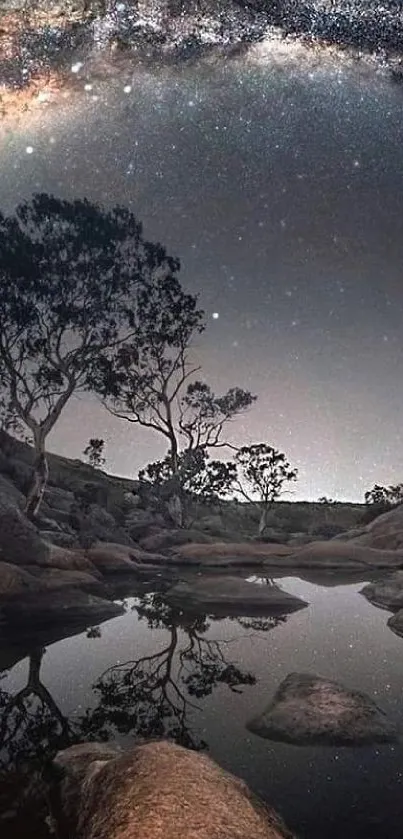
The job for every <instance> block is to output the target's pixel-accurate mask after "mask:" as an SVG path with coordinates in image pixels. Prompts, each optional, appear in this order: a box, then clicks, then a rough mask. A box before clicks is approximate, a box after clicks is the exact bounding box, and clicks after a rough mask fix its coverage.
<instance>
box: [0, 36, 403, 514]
mask: <svg viewBox="0 0 403 839" xmlns="http://www.w3.org/2000/svg"><path fill="white" fill-rule="evenodd" d="M75 70H77V68H75ZM76 75H77V78H79V79H80V80H82V89H83V93H82V95H80V96H79V97H78V98H76V99H74V100H68V99H67V100H64V101H65V104H63V103H61V104H60V106H53V107H52V108H51V109H50V108H48V109H47V110H46V108H44V110H43V112H42V114H41V115H40V116H29V115H27V116H26V118H24V119H23V120H21V122H20V124H19V127H18V128H17V129H13V130H12V131H11V132H10V134H8V135H7V136H4V135H3V136H2V138H1V143H2V146H1V149H2V150H1V153H0V165H1V170H2V174H1V185H0V206H1V209H2V210H3V211H7V212H9V211H12V210H13V209H14V207H15V206H16V205H17V204H18V203H19V202H20V201H21V200H23V199H29V198H30V196H31V194H32V192H34V191H45V192H52V193H54V194H55V195H58V196H60V197H64V198H76V197H84V196H86V197H88V198H89V199H90V200H92V201H95V202H97V203H102V204H104V205H106V206H109V207H110V206H113V205H114V204H116V203H119V204H124V205H127V206H129V207H130V209H131V210H132V211H133V212H134V213H135V214H136V216H137V217H138V218H139V219H140V220H142V221H143V223H144V227H145V235H146V236H147V237H148V238H150V239H159V240H160V241H161V242H162V243H163V244H164V245H166V246H167V248H168V249H169V251H170V252H171V253H172V254H173V255H175V256H179V257H180V259H181V262H182V270H181V280H182V283H183V285H184V287H186V288H187V289H189V290H190V291H192V292H193V293H195V292H200V303H201V305H202V306H203V308H205V310H206V314H207V319H208V328H207V330H206V332H205V334H204V335H203V336H202V338H200V339H199V341H198V343H197V346H196V347H195V349H194V355H195V358H196V359H197V361H198V362H199V363H201V364H202V365H203V376H204V378H205V379H206V380H207V381H208V382H209V383H210V384H211V385H212V387H213V388H214V389H215V390H216V391H217V392H224V391H226V390H227V389H228V388H229V387H231V386H234V385H238V386H240V387H244V388H248V389H250V390H251V391H252V392H253V393H256V394H258V397H259V398H258V401H257V403H256V405H255V406H254V408H253V409H252V410H251V411H250V412H249V413H248V414H245V415H244V416H243V417H242V418H240V419H239V420H238V421H236V423H234V424H233V425H232V426H231V429H230V434H229V435H228V439H229V440H230V441H231V442H232V443H235V444H248V443H252V442H261V441H267V442H268V443H270V444H271V445H274V446H275V447H276V448H279V449H280V450H282V451H284V452H285V454H286V455H287V457H288V459H289V460H290V462H291V464H292V466H296V467H298V469H299V473H300V474H299V481H298V483H297V484H295V485H294V488H293V490H294V491H293V494H292V495H285V496H284V497H285V498H286V499H288V498H289V499H293V500H298V499H306V500H311V499H312V500H314V499H317V498H318V497H319V496H321V495H324V494H326V495H328V496H331V497H332V498H336V499H338V500H347V501H363V500H364V499H363V496H364V492H365V491H366V490H367V489H370V488H371V487H372V486H373V484H374V483H375V482H377V483H381V484H391V483H398V482H400V481H401V480H403V437H402V432H401V415H402V403H403V388H402V381H401V377H402V372H401V371H402V369H403V364H402V362H403V330H402V310H403V276H402V266H403V236H402V220H403V156H402V136H403V89H402V87H399V86H398V85H393V84H392V83H391V82H389V81H388V80H387V79H386V78H384V77H383V76H382V75H381V74H380V73H379V72H377V71H376V69H375V68H374V67H372V66H371V65H370V64H369V65H365V64H364V63H359V64H355V65H354V64H350V63H349V60H348V59H347V57H345V56H344V57H343V56H337V54H336V53H335V52H334V51H331V50H326V49H324V48H322V49H320V50H319V51H318V52H316V51H314V50H312V49H311V50H309V49H306V48H303V47H301V46H297V45H294V46H292V45H287V44H283V45H282V46H280V45H279V44H276V43H275V42H272V41H270V39H268V40H267V41H266V42H264V43H263V44H259V45H258V46H256V47H254V48H253V49H252V50H251V52H250V53H249V56H248V57H246V58H245V57H244V58H240V59H236V60H235V59H232V60H231V61H227V62H225V63H224V62H217V63H214V62H213V63H208V62H205V63H202V64H199V65H195V66H187V67H182V68H181V69H178V68H177V69H174V68H164V69H159V70H155V71H154V72H153V73H151V72H146V71H145V70H136V71H134V72H133V69H132V70H131V71H130V72H126V75H125V77H124V78H123V77H120V78H115V80H114V81H113V82H109V83H105V82H102V81H97V80H95V79H93V78H91V74H89V73H88V72H87V68H86V67H85V64H84V66H83V67H82V68H80V69H79V70H78V73H77V74H76ZM85 86H87V89H85ZM217 315H218V317H217ZM90 436H101V437H104V439H105V440H106V443H107V446H106V452H105V454H106V457H107V464H106V468H107V469H108V471H111V472H115V473H118V474H121V475H126V476H130V477H134V476H136V474H137V471H138V469H139V468H141V467H142V466H144V465H145V464H146V463H148V462H150V460H155V459H157V458H159V457H161V456H162V455H164V453H165V443H164V440H163V438H161V439H160V438H159V437H158V436H157V435H155V434H151V433H148V432H146V431H144V430H141V429H139V428H138V427H136V426H133V425H131V424H129V423H126V422H125V421H123V420H114V419H113V418H111V417H110V416H109V415H108V414H107V413H106V412H105V411H104V410H103V409H102V408H101V407H100V406H99V405H98V404H97V402H96V401H94V400H92V399H91V398H90V397H88V396H85V397H80V398H79V399H74V400H73V402H72V403H71V404H70V405H69V406H68V408H67V409H66V411H65V413H64V415H63V416H62V417H61V419H60V421H59V423H58V425H57V426H56V428H55V430H54V432H53V434H52V436H51V438H50V439H49V448H50V449H51V450H53V451H58V452H60V453H61V454H65V455H68V456H71V457H80V456H81V452H82V450H83V448H84V447H85V445H86V443H87V441H88V439H89V437H90ZM221 454H222V452H221Z"/></svg>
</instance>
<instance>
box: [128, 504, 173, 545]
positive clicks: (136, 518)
mask: <svg viewBox="0 0 403 839" xmlns="http://www.w3.org/2000/svg"><path fill="white" fill-rule="evenodd" d="M156 524H158V525H160V526H161V525H163V524H164V520H163V517H162V516H161V515H158V514H156V513H152V512H151V511H150V510H131V511H130V512H129V513H128V515H127V516H126V517H125V529H126V530H127V532H128V533H129V535H130V536H131V538H132V539H133V540H134V541H136V540H137V539H141V538H142V537H144V536H147V535H148V532H149V528H150V527H152V526H153V525H156Z"/></svg>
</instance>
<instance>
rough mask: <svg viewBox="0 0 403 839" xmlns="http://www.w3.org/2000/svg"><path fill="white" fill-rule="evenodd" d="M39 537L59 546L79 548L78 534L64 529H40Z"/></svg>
mask: <svg viewBox="0 0 403 839" xmlns="http://www.w3.org/2000/svg"><path fill="white" fill-rule="evenodd" d="M41 537H42V539H44V540H45V542H51V543H52V545H58V547H59V548H69V549H73V550H74V549H78V550H80V543H79V540H78V536H77V535H74V534H73V533H66V532H65V531H64V530H41Z"/></svg>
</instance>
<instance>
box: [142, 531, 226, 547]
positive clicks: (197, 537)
mask: <svg viewBox="0 0 403 839" xmlns="http://www.w3.org/2000/svg"><path fill="white" fill-rule="evenodd" d="M213 541H214V537H212V536H208V535H207V534H204V533H200V532H199V531H198V530H192V529H189V530H187V529H186V528H180V529H179V530H167V529H165V530H161V529H160V528H158V529H156V530H155V531H154V533H150V534H149V535H148V536H144V538H143V539H139V545H140V546H141V547H142V548H144V550H145V551H161V550H167V549H169V548H172V547H175V546H176V545H186V544H189V542H199V543H202V544H211V542H213Z"/></svg>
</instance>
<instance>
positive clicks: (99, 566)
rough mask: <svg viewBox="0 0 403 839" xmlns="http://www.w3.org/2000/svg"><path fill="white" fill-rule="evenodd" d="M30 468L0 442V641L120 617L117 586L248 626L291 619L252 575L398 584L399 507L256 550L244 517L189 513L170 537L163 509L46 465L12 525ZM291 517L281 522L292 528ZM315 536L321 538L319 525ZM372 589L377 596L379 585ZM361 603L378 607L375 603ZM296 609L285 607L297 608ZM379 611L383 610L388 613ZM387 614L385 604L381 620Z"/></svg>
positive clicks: (22, 450)
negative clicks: (187, 522)
mask: <svg viewBox="0 0 403 839" xmlns="http://www.w3.org/2000/svg"><path fill="white" fill-rule="evenodd" d="M32 457H33V453H32V449H30V447H29V446H27V445H26V444H24V443H21V442H19V441H17V440H15V439H14V438H12V437H10V436H9V435H7V434H5V433H2V435H1V436H0V632H9V631H12V632H14V631H17V629H18V627H19V626H20V627H24V626H27V625H30V626H31V627H34V626H35V627H37V628H38V629H40V628H41V627H44V626H46V625H51V624H54V623H56V624H61V623H64V624H65V625H70V624H72V623H74V621H78V623H79V624H80V626H81V625H82V623H83V620H84V619H85V615H87V616H88V624H87V625H88V626H91V625H94V624H96V623H98V622H99V621H102V620H107V619H108V618H110V617H114V616H117V615H119V614H122V607H121V605H119V604H118V603H116V602H114V601H116V600H118V599H119V598H118V597H116V594H115V589H116V584H117V583H119V586H120V589H121V590H123V591H124V589H125V586H126V584H127V587H128V588H130V585H132V584H133V583H135V584H136V585H137V584H139V585H141V584H142V583H146V584H147V585H151V587H153V586H154V588H159V587H161V586H162V587H163V589H164V593H165V596H166V597H167V598H168V600H169V597H170V596H171V597H172V598H173V600H175V592H176V594H177V593H178V591H179V593H180V592H181V591H182V589H183V591H184V590H185V589H186V596H185V597H184V599H183V598H182V601H181V603H179V601H180V598H179V601H178V599H177V598H176V601H175V602H178V603H179V605H181V607H182V608H183V607H186V605H188V606H189V604H191V605H192V608H196V609H198V610H199V611H200V610H201V611H208V610H209V609H211V608H213V610H214V609H217V608H218V606H219V607H220V613H221V612H222V607H223V604H224V612H225V611H226V613H227V614H230V613H233V611H234V609H235V610H236V609H237V608H238V609H239V608H240V603H241V604H242V601H244V602H243V605H242V609H241V611H242V614H244V613H245V609H246V610H248V608H249V610H250V614H255V613H256V609H257V611H258V612H260V613H261V614H270V613H271V612H272V611H273V610H274V611H276V609H278V607H279V606H280V609H281V608H283V607H284V613H287V612H288V611H289V610H291V611H293V608H294V607H293V604H290V603H288V604H287V603H286V602H285V600H287V598H288V597H289V596H288V595H286V593H284V592H281V590H279V592H278V597H279V600H278V602H277V603H276V602H275V598H274V589H273V590H272V591H271V592H266V593H265V594H263V590H262V587H261V586H258V585H256V584H251V583H246V582H245V579H246V578H247V577H248V576H249V577H250V575H251V574H253V573H256V574H257V576H261V577H272V576H273V575H274V576H275V575H276V572H277V573H278V574H280V575H281V574H282V573H283V574H284V572H285V571H286V570H287V571H288V574H290V573H292V572H293V571H295V572H297V571H298V570H300V571H302V570H304V569H305V570H307V569H312V570H313V569H318V570H320V571H322V572H324V571H328V572H334V573H335V574H336V576H337V572H339V573H341V572H343V574H346V573H351V574H353V573H358V572H362V573H363V574H364V576H363V577H362V579H365V577H366V576H367V579H368V578H369V579H370V578H371V577H370V576H369V575H370V574H371V572H374V571H375V570H376V571H377V572H380V573H385V572H388V573H389V574H391V576H390V577H387V578H386V579H387V580H389V579H390V580H391V584H392V585H393V584H394V580H395V581H398V584H399V585H400V583H401V579H400V578H401V575H402V573H403V572H401V571H399V570H398V569H401V568H403V505H401V506H399V507H397V508H395V509H394V510H391V511H390V512H389V513H385V514H384V515H382V516H379V517H378V518H376V519H374V521H372V522H371V523H370V524H369V525H366V526H364V527H358V528H357V526H355V527H353V528H351V526H350V528H349V529H347V530H346V531H345V532H341V533H338V534H337V535H336V537H333V538H330V539H326V540H325V539H324V538H323V537H322V538H321V537H319V538H315V536H314V535H311V536H310V535H309V533H307V532H305V533H304V532H300V533H299V534H298V533H286V532H285V530H284V529H283V531H282V533H283V537H282V538H283V540H284V541H283V542H280V541H279V538H281V534H280V532H279V531H278V530H277V531H276V530H274V531H273V529H272V531H271V532H272V533H273V536H272V539H273V541H270V539H271V536H270V531H269V532H268V535H267V537H266V538H265V541H262V540H260V541H259V540H257V539H256V537H255V535H254V533H255V527H256V523H255V522H254V520H253V515H252V512H251V511H250V510H248V505H240V504H238V505H236V508H234V506H233V505H231V503H229V502H227V506H225V505H224V506H222V509H221V513H218V511H217V510H216V511H215V512H214V509H212V508H211V506H210V507H206V508H205V509H202V510H201V512H200V510H199V516H198V518H197V517H196V518H195V520H194V521H193V525H192V527H190V528H187V529H186V528H183V529H178V528H177V527H175V526H174V525H173V523H172V521H169V516H167V514H166V513H164V510H163V509H162V508H161V509H156V508H155V506H154V507H153V505H152V503H151V501H150V499H149V498H146V497H144V493H143V489H142V487H141V485H140V484H139V482H136V481H130V480H127V479H122V478H115V477H114V476H111V475H108V474H107V473H104V472H102V471H101V470H99V469H93V468H92V467H90V466H87V465H85V464H84V463H82V462H81V461H73V460H69V459H68V458H63V457H60V456H58V455H52V454H51V455H49V465H50V481H49V485H48V487H47V490H46V493H45V498H44V501H43V505H42V508H41V515H40V516H39V517H38V520H37V522H36V523H35V525H34V524H33V523H32V522H31V521H29V520H28V519H27V518H26V517H25V515H24V513H23V508H24V503H25V495H24V490H26V488H27V486H28V485H29V481H30V477H31V465H32ZM276 506H278V505H276ZM296 506H298V505H291V506H290V508H289V511H288V514H289V515H293V516H294V519H295V513H296V509H295V508H296ZM293 507H294V509H292V508H293ZM309 507H310V505H309V504H307V505H305V507H304V505H303V504H301V505H300V508H301V514H299V515H302V514H303V515H305V516H306V517H309V515H311V516H312V512H311V514H310V513H309ZM312 507H315V505H312ZM334 509H336V508H334ZM360 510H361V508H360V506H359V505H357V507H356V508H354V507H353V506H352V505H350V507H349V506H348V505H346V509H345V510H343V505H340V511H339V512H337V510H336V512H335V513H333V515H336V513H337V515H339V517H340V527H341V528H342V524H341V521H342V520H343V521H344V522H349V523H350V525H351V524H353V525H354V524H355V525H356V524H357V521H359V516H358V513H359V512H360ZM285 512H287V510H285ZM315 514H316V515H317V516H319V515H320V514H322V515H324V516H325V515H326V512H325V511H323V508H321V507H320V505H316V507H315ZM334 526H335V525H333V527H334ZM283 527H284V525H283ZM322 527H325V528H326V527H327V528H328V529H329V527H330V530H331V529H332V526H331V525H329V524H327V525H326V523H325V521H324V524H323V526H322ZM318 529H319V532H321V531H320V527H319V528H318V527H317V526H316V528H315V527H313V526H312V518H311V525H310V531H311V533H312V534H313V533H314V532H318ZM322 532H323V530H322ZM392 572H394V576H393V574H392ZM203 580H204V583H203ZM217 580H221V583H220V585H221V587H222V589H223V592H222V595H223V598H224V599H222V598H220V597H218V600H217V596H216V595H217V587H218V585H219V583H218V582H217ZM200 581H202V584H200ZM231 581H232V582H231ZM200 585H201V587H200ZM203 585H204V586H205V588H204V590H202V589H203ZM376 585H377V586H378V589H377V591H378V590H379V586H381V585H382V580H381V582H378V583H376ZM206 586H207V587H206ZM209 586H210V588H209ZM178 587H179V588H178ZM181 587H182V588H181ZM183 591H182V595H183ZM171 592H173V594H170V593H171ZM364 593H366V592H365V591H364ZM368 599H370V600H371V599H372V600H373V601H374V602H375V603H376V605H378V602H379V595H376V596H374V597H372V598H371V596H369V598H368ZM399 603H400V601H399ZM305 605H306V604H304V603H303V602H300V603H298V604H294V606H295V607H296V608H301V607H304V606H305ZM385 605H386V608H391V607H390V601H388V602H387V604H385ZM288 607H290V609H288ZM397 608H398V607H396V606H395V605H394V604H393V605H392V608H391V610H392V611H397Z"/></svg>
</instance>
